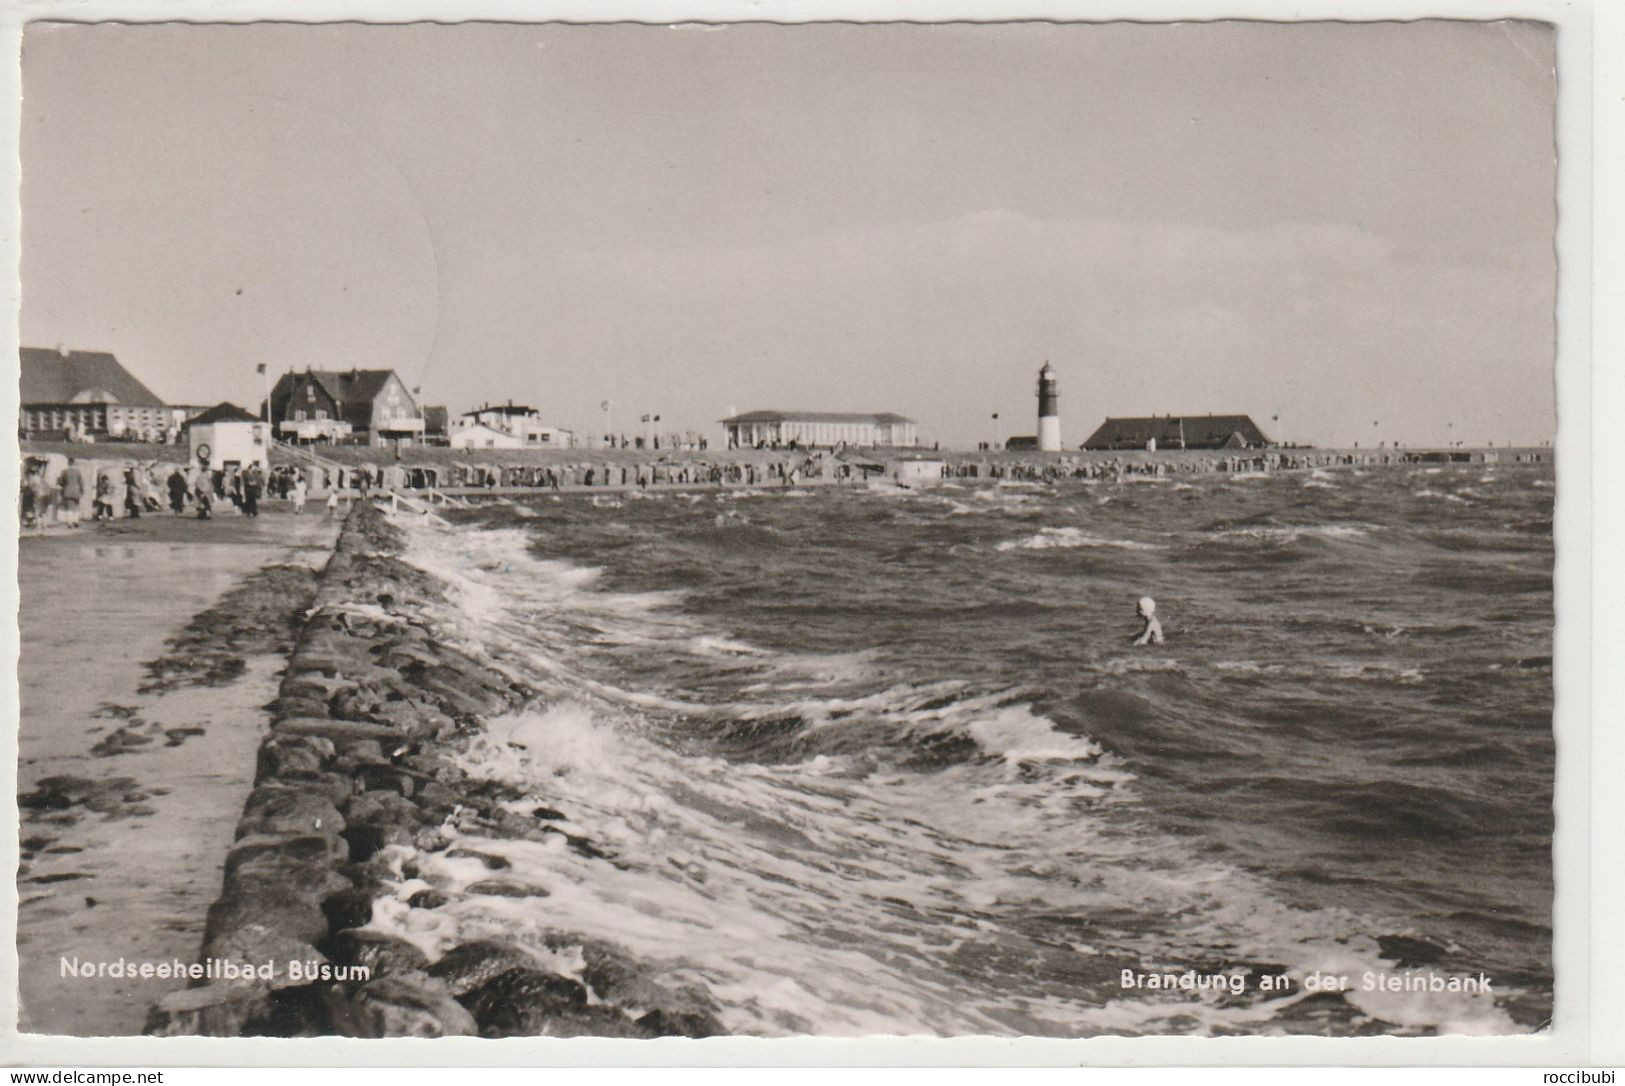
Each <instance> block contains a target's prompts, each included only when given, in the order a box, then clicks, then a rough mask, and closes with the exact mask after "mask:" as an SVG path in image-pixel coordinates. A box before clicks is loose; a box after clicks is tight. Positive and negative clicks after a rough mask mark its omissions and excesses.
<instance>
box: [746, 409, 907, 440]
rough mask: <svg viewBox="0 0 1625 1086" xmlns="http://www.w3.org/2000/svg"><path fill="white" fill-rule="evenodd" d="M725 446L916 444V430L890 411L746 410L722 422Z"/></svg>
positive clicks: (900, 416)
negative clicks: (859, 412)
mask: <svg viewBox="0 0 1625 1086" xmlns="http://www.w3.org/2000/svg"><path fill="white" fill-rule="evenodd" d="M722 426H723V429H724V430H726V431H727V434H728V447H729V448H738V449H752V448H757V447H759V446H767V447H774V446H784V445H791V444H794V445H832V446H833V445H858V446H873V445H881V446H898V447H904V446H912V445H918V444H919V443H920V440H919V432H918V430H919V427H918V424H917V423H915V421H914V420H913V419H911V418H906V417H904V416H902V415H894V414H892V413H891V412H889V411H882V412H880V413H878V414H856V413H850V412H844V411H746V412H745V413H744V414H742V415H734V416H732V417H731V418H726V419H723V420H722Z"/></svg>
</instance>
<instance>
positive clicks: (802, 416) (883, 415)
mask: <svg viewBox="0 0 1625 1086" xmlns="http://www.w3.org/2000/svg"><path fill="white" fill-rule="evenodd" d="M722 421H723V422H725V423H726V422H870V423H875V424H878V425H885V424H887V423H897V422H913V421H914V420H913V419H911V418H907V417H905V416H903V415H894V414H892V413H891V412H890V411H882V412H880V413H878V414H865V413H857V412H850V411H746V412H745V413H744V414H743V415H735V416H733V417H732V418H728V419H723V420H722Z"/></svg>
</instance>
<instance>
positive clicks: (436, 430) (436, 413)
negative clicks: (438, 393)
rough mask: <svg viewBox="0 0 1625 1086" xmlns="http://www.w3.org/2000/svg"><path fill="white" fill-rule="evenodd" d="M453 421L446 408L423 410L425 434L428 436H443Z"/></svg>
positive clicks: (426, 408) (427, 408)
mask: <svg viewBox="0 0 1625 1086" xmlns="http://www.w3.org/2000/svg"><path fill="white" fill-rule="evenodd" d="M450 419H451V412H450V411H448V410H447V409H446V408H444V407H425V408H424V409H423V432H424V433H426V434H443V433H445V432H446V424H447V423H448V422H449V421H450Z"/></svg>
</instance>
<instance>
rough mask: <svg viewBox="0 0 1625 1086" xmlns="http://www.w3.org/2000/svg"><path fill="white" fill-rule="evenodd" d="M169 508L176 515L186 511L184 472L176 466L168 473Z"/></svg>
mask: <svg viewBox="0 0 1625 1086" xmlns="http://www.w3.org/2000/svg"><path fill="white" fill-rule="evenodd" d="M168 486H169V510H170V512H172V513H174V514H175V515H176V516H177V517H178V516H180V515H181V514H182V513H184V512H186V491H187V489H188V488H187V485H186V473H185V472H183V471H182V470H181V469H180V468H176V469H175V470H174V471H172V472H170V473H169V480H168Z"/></svg>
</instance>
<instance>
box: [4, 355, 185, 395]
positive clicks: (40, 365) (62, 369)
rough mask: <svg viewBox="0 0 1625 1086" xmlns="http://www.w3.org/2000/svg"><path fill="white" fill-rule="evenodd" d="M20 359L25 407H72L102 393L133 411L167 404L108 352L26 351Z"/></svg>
mask: <svg viewBox="0 0 1625 1086" xmlns="http://www.w3.org/2000/svg"><path fill="white" fill-rule="evenodd" d="M21 358H22V401H21V402H22V403H24V404H44V403H73V402H74V397H76V396H82V395H84V394H85V393H90V392H97V391H100V392H105V393H107V394H108V395H110V396H112V397H113V399H114V401H115V402H117V403H121V404H128V405H130V406H132V407H162V406H164V401H162V400H160V399H159V398H158V397H157V396H154V395H153V394H152V390H151V389H149V388H147V386H146V385H144V384H142V383H141V382H140V381H137V380H136V379H135V378H134V377H133V376H131V374H130V371H129V370H127V369H125V368H124V367H123V366H121V365H119V361H118V359H116V358H114V357H113V356H112V355H111V354H109V353H108V352H106V351H69V352H68V353H67V354H62V353H60V352H58V351H53V350H50V349H48V348H44V347H24V348H22V351H21ZM81 402H83V401H81Z"/></svg>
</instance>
